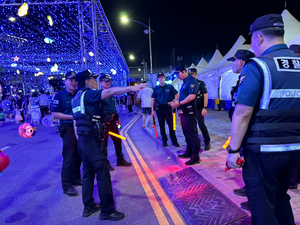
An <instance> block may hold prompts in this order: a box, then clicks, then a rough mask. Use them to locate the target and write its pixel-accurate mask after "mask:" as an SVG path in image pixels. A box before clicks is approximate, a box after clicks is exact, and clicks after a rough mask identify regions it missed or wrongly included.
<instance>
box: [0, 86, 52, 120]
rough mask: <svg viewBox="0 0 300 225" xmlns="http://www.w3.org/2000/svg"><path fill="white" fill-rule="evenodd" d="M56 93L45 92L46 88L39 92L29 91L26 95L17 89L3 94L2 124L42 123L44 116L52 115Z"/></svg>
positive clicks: (1, 106) (0, 105)
mask: <svg viewBox="0 0 300 225" xmlns="http://www.w3.org/2000/svg"><path fill="white" fill-rule="evenodd" d="M55 94H56V92H53V93H52V94H50V93H49V92H47V93H45V92H44V90H41V91H40V92H39V93H37V92H33V93H31V92H28V93H26V95H23V93H22V92H17V91H15V92H12V93H6V94H3V95H2V97H1V100H0V112H1V115H0V122H1V123H0V125H3V124H4V123H9V122H15V123H23V122H25V121H26V122H31V123H34V124H36V125H38V124H40V123H41V120H42V119H43V118H44V116H46V115H50V113H51V110H50V109H51V105H52V102H53V97H54V96H55ZM27 119H28V120H27Z"/></svg>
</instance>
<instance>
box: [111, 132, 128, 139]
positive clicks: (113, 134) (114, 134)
mask: <svg viewBox="0 0 300 225" xmlns="http://www.w3.org/2000/svg"><path fill="white" fill-rule="evenodd" d="M108 134H109V135H112V136H115V137H117V138H121V139H122V140H126V137H123V136H121V135H118V134H116V133H113V132H111V131H109V132H108Z"/></svg>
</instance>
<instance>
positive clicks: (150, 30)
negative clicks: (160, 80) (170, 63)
mask: <svg viewBox="0 0 300 225" xmlns="http://www.w3.org/2000/svg"><path fill="white" fill-rule="evenodd" d="M121 20H122V22H124V23H126V22H128V21H132V22H136V23H139V24H141V25H142V26H143V27H145V28H146V29H147V30H144V33H145V34H149V52H150V73H151V78H152V68H153V65H152V44H151V33H153V32H154V30H152V29H151V26H150V18H149V21H148V22H149V26H147V25H146V24H144V23H142V22H140V21H137V20H132V19H128V18H127V17H125V16H123V17H122V18H121ZM143 62H145V61H144V60H143ZM151 83H152V82H151Z"/></svg>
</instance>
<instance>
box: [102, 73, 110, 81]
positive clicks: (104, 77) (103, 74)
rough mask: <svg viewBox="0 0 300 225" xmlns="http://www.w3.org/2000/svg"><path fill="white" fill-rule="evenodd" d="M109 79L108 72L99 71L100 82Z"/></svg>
mask: <svg viewBox="0 0 300 225" xmlns="http://www.w3.org/2000/svg"><path fill="white" fill-rule="evenodd" d="M109 80H111V76H110V75H109V74H105V73H101V76H100V82H102V81H109Z"/></svg>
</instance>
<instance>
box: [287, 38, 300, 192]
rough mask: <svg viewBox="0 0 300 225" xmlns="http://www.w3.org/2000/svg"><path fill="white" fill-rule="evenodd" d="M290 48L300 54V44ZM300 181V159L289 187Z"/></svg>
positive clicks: (294, 186) (296, 185) (296, 184)
mask: <svg viewBox="0 0 300 225" xmlns="http://www.w3.org/2000/svg"><path fill="white" fill-rule="evenodd" d="M289 49H291V50H292V51H293V52H295V53H296V54H297V55H299V56H300V45H296V44H294V45H291V46H290V47H289ZM298 183H300V161H299V162H298V163H297V166H296V167H295V169H294V170H293V173H292V177H291V181H290V186H289V189H297V187H298Z"/></svg>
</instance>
